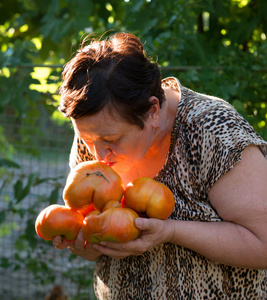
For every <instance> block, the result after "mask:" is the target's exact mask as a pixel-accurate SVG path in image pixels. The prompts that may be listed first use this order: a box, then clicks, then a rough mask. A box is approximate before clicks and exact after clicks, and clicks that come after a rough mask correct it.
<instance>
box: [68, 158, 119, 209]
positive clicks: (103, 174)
mask: <svg viewBox="0 0 267 300" xmlns="http://www.w3.org/2000/svg"><path fill="white" fill-rule="evenodd" d="M122 195H123V183H122V179H121V177H120V176H119V175H118V174H117V173H116V172H115V171H114V170H113V169H112V168H111V167H110V166H108V165H106V164H104V163H101V162H97V161H87V162H82V163H80V164H78V165H77V166H76V167H75V168H74V169H73V170H72V171H71V172H70V174H69V176H68V178H67V182H66V185H65V188H64V190H63V199H64V201H65V204H66V205H67V206H69V207H71V208H73V209H75V210H78V211H83V210H85V209H86V208H88V207H89V206H90V205H91V203H93V205H94V207H95V208H96V209H98V210H99V211H102V210H103V208H104V206H105V204H106V203H107V202H108V201H120V200H121V198H122Z"/></svg>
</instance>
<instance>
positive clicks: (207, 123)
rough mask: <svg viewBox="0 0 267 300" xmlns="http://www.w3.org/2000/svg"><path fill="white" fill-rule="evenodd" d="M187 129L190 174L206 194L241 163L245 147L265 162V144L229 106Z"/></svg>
mask: <svg viewBox="0 0 267 300" xmlns="http://www.w3.org/2000/svg"><path fill="white" fill-rule="evenodd" d="M189 126H190V127H191V128H190V130H189V132H191V134H189V136H188V142H189V143H188V145H190V148H191V149H190V150H189V149H188V150H189V151H190V153H193V155H192V157H193V159H192V161H191V163H190V165H191V171H192V173H194V174H195V176H196V178H195V180H196V181H197V182H199V184H200V186H201V187H202V189H203V191H204V192H205V193H208V191H209V190H210V188H211V186H212V185H213V184H214V183H215V182H216V181H217V180H218V179H219V178H220V177H221V176H222V175H223V174H225V173H226V172H228V171H229V170H231V169H232V168H233V167H234V166H235V165H236V164H237V163H238V162H239V161H240V160H241V154H242V152H243V150H244V149H245V148H246V147H247V146H249V145H257V146H259V148H260V150H261V151H262V153H263V155H264V156H265V158H266V159H267V142H265V141H264V140H263V139H262V138H261V137H260V136H259V135H258V134H257V133H256V132H255V130H254V129H253V127H252V126H251V125H250V124H249V123H248V122H247V121H246V120H245V119H244V118H243V117H242V116H241V115H239V114H238V113H237V112H236V111H235V109H234V108H232V107H230V106H217V107H216V109H214V107H211V108H210V109H208V110H206V111H205V112H202V113H201V115H198V117H197V118H194V120H193V121H192V122H191V123H190V125H189ZM189 132H188V133H189Z"/></svg>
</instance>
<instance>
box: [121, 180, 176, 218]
mask: <svg viewBox="0 0 267 300" xmlns="http://www.w3.org/2000/svg"><path fill="white" fill-rule="evenodd" d="M174 205H175V200H174V196H173V194H172V192H171V190H170V189H169V188H168V187H167V186H166V185H164V184H163V183H160V182H157V181H155V180H154V179H151V178H148V177H139V178H137V179H135V180H134V181H133V182H131V183H129V184H128V185H127V186H126V188H125V191H124V197H123V203H122V206H123V207H129V208H131V209H133V210H134V211H136V212H137V213H138V214H140V215H146V216H147V217H150V218H157V219H162V220H164V219H167V218H168V217H169V216H170V215H171V213H172V212H173V209H174Z"/></svg>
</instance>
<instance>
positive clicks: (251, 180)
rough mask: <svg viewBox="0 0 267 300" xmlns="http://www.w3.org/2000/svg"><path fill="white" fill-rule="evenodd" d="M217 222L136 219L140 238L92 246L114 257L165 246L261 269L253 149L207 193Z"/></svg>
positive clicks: (266, 264)
mask: <svg viewBox="0 0 267 300" xmlns="http://www.w3.org/2000/svg"><path fill="white" fill-rule="evenodd" d="M209 198H210V201H211V204H212V205H213V206H214V208H215V209H216V210H217V212H218V214H219V215H220V216H221V217H222V218H223V220H224V221H223V222H195V221H179V220H171V219H167V220H164V221H161V220H156V219H137V220H136V225H137V227H139V229H141V230H143V231H142V234H141V237H140V238H139V239H137V240H135V241H131V242H129V243H126V244H113V243H103V245H102V246H101V245H100V246H99V245H98V246H93V247H95V249H97V250H98V251H100V252H101V253H103V254H106V255H110V256H112V257H114V258H122V257H125V256H128V255H131V254H133V255H139V254H141V253H143V252H145V251H147V250H150V249H151V248H152V247H154V246H155V245H157V244H160V243H164V242H171V243H174V244H178V245H180V246H183V247H186V248H189V249H191V250H193V251H196V252H198V253H200V254H202V255H204V256H206V257H207V258H209V259H212V260H215V261H217V262H220V263H223V264H228V265H233V266H239V267H244V268H267V230H266V228H267V217H266V215H267V214H266V213H267V161H266V160H265V158H264V157H263V155H262V153H261V152H260V150H259V149H258V148H257V147H255V146H249V147H247V148H246V149H245V150H244V151H243V153H242V161H241V162H239V163H238V164H237V165H236V166H235V167H234V168H233V169H232V170H231V171H229V172H227V173H226V174H225V175H223V176H222V177H221V178H220V179H219V180H218V181H217V182H216V183H215V184H214V185H213V187H212V188H211V190H210V192H209Z"/></svg>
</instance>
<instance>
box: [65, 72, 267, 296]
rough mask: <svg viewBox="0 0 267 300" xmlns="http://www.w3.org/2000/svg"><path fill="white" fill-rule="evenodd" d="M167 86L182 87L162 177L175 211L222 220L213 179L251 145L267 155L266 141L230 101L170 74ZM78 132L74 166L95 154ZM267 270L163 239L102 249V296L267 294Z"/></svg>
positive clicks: (98, 282) (98, 275)
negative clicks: (132, 252) (124, 249)
mask: <svg viewBox="0 0 267 300" xmlns="http://www.w3.org/2000/svg"><path fill="white" fill-rule="evenodd" d="M162 85H163V86H164V87H171V88H173V89H177V90H179V91H180V92H181V99H180V102H179V105H178V110H177V116H176V120H175V123H174V126H173V131H172V137H171V147H170V150H169V154H168V157H167V159H166V162H165V164H164V166H163V167H162V169H161V171H160V172H159V173H158V175H157V176H156V177H155V179H156V180H157V181H160V182H162V183H164V184H165V185H167V186H168V187H169V188H170V189H171V191H172V192H173V194H174V196H175V202H176V203H175V209H174V211H173V213H172V215H171V217H170V218H172V219H179V220H191V221H203V222H220V221H222V219H221V218H220V216H219V215H218V214H217V212H216V211H215V210H214V209H213V207H212V206H211V204H210V201H209V198H208V192H209V190H210V188H211V186H212V185H213V184H214V183H215V182H216V181H217V180H218V179H219V178H220V177H221V176H222V175H223V174H224V173H226V172H227V171H229V170H230V169H231V168H233V167H234V165H235V164H236V163H238V162H239V161H240V160H241V153H242V151H243V150H244V149H245V147H246V146H248V145H258V146H259V148H260V149H261V151H262V153H263V155H264V156H265V157H266V159H267V143H266V142H265V141H264V140H263V139H262V138H261V137H260V136H259V135H258V134H257V133H256V132H255V131H254V130H253V128H252V127H251V126H250V125H249V124H248V123H247V122H246V121H245V120H244V119H243V118H242V117H241V116H240V115H239V114H238V113H237V112H236V111H235V109H234V108H233V107H232V106H231V105H230V104H228V103H227V102H225V101H223V100H221V99H218V98H215V97H211V96H207V95H203V94H199V93H196V92H193V91H192V90H190V89H188V88H185V87H183V86H181V84H180V82H179V81H178V80H177V79H176V78H174V77H169V78H166V79H164V80H163V81H162ZM92 159H94V157H93V156H92V155H91V154H90V153H89V151H88V149H87V148H86V145H85V144H84V143H83V141H82V140H81V139H79V138H76V137H75V139H74V144H73V147H72V151H71V155H70V166H71V167H74V166H75V165H76V164H77V163H79V162H81V161H86V160H92ZM266 275H267V272H266V270H252V269H245V268H238V267H232V266H228V265H223V264H220V263H217V262H215V261H212V260H209V259H207V258H206V257H204V256H202V255H200V254H198V253H196V252H194V251H192V250H190V249H186V248H183V247H180V246H179V245H174V244H171V243H166V244H161V245H158V246H156V247H154V248H153V249H152V250H151V251H148V252H145V253H144V254H143V255H141V256H129V257H127V258H124V259H120V260H115V259H112V258H110V257H107V256H102V257H101V258H100V259H99V260H98V261H97V262H96V265H95V273H94V279H95V293H96V296H97V298H98V299H112V300H115V299H127V300H130V299H134V300H138V299H140V300H148V299H165V300H172V299H175V300H176V299H184V300H186V299H188V300H189V299H221V300H223V299H242V300H243V299H249V300H252V299H267V296H266V282H267V276H266Z"/></svg>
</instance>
